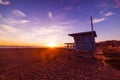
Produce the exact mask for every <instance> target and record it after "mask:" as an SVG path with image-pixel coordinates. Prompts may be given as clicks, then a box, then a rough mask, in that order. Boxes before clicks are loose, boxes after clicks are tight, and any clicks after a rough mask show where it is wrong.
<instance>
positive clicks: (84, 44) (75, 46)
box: [65, 17, 97, 58]
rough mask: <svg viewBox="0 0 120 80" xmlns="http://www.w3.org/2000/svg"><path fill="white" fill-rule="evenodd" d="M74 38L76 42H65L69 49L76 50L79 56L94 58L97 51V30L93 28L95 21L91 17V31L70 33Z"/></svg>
mask: <svg viewBox="0 0 120 80" xmlns="http://www.w3.org/2000/svg"><path fill="white" fill-rule="evenodd" d="M68 35H69V36H72V37H73V38H74V42H75V43H65V44H66V46H67V47H66V48H67V49H68V50H70V49H72V50H74V51H76V53H77V54H78V55H79V56H82V57H84V58H92V57H93V54H94V52H95V51H96V43H95V37H97V34H96V32H95V31H94V30H93V23H92V17H91V31H87V32H80V33H72V34H68Z"/></svg>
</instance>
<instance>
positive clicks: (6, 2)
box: [0, 0, 10, 5]
mask: <svg viewBox="0 0 120 80" xmlns="http://www.w3.org/2000/svg"><path fill="white" fill-rule="evenodd" d="M0 4H2V5H9V4H10V1H4V0H0Z"/></svg>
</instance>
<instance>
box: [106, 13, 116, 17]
mask: <svg viewBox="0 0 120 80" xmlns="http://www.w3.org/2000/svg"><path fill="white" fill-rule="evenodd" d="M114 14H115V13H113V12H108V13H106V14H104V16H107V17H108V16H112V15H114Z"/></svg>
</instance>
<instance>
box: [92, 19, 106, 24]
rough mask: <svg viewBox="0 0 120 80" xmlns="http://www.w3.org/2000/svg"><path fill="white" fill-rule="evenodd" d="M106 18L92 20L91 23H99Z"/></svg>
mask: <svg viewBox="0 0 120 80" xmlns="http://www.w3.org/2000/svg"><path fill="white" fill-rule="evenodd" d="M106 19H107V18H98V19H93V23H99V22H103V21H105V20H106Z"/></svg>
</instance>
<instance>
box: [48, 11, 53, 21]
mask: <svg viewBox="0 0 120 80" xmlns="http://www.w3.org/2000/svg"><path fill="white" fill-rule="evenodd" d="M48 17H49V18H50V19H51V20H53V14H52V12H50V11H49V12H48Z"/></svg>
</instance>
